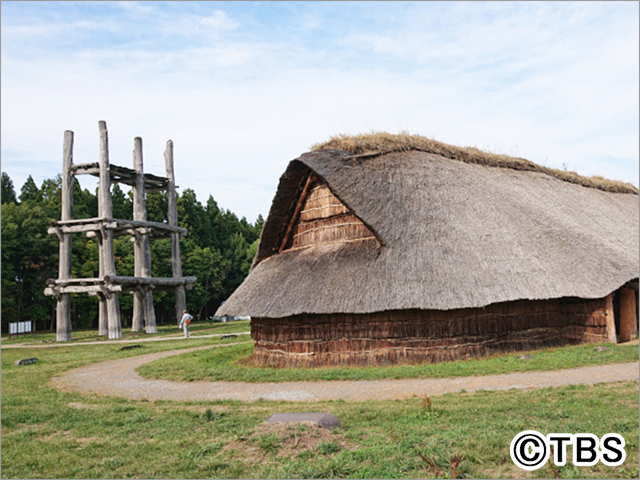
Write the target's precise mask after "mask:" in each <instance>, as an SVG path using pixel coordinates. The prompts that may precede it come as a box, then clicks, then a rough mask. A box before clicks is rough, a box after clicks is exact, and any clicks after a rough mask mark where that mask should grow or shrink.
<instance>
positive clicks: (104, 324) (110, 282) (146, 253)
mask: <svg viewBox="0 0 640 480" xmlns="http://www.w3.org/2000/svg"><path fill="white" fill-rule="evenodd" d="M98 127H99V130H100V159H99V160H100V161H99V162H97V163H85V164H79V165H74V164H73V132H72V131H69V130H67V131H66V132H64V147H63V157H62V212H61V215H60V221H51V228H49V230H48V233H50V234H55V235H57V236H58V239H59V240H60V265H59V269H58V278H57V279H49V280H47V284H48V285H49V286H48V287H47V288H46V289H45V291H44V293H45V295H54V296H55V297H56V299H57V300H58V305H57V308H56V320H57V335H56V340H57V341H58V342H66V341H69V340H71V298H70V294H72V293H87V294H89V295H94V296H97V297H98V300H99V310H98V311H99V313H98V334H99V335H109V338H122V323H121V321H120V303H119V300H118V294H119V293H120V292H126V291H128V292H131V293H133V318H132V322H131V324H132V325H131V329H132V331H134V332H138V331H142V329H143V326H144V329H145V331H146V332H147V333H156V332H157V331H158V330H157V327H156V316H155V311H154V308H153V295H152V291H153V290H154V289H156V288H157V289H173V290H175V303H176V316H180V315H182V311H183V310H184V309H185V308H186V298H185V289H186V290H190V289H191V288H193V284H194V283H195V281H196V277H183V276H182V264H181V262H180V242H179V239H180V236H185V235H186V234H187V230H186V229H184V228H180V227H178V210H177V205H176V186H175V181H174V175H173V142H172V141H171V140H169V141H168V142H167V147H166V150H165V153H164V159H165V166H166V173H167V176H166V177H158V176H156V175H151V174H148V173H144V171H143V167H142V139H141V138H139V137H137V138H135V139H134V149H133V170H132V169H129V168H125V167H117V166H115V165H111V164H110V163H109V140H108V135H107V124H106V122H104V121H100V122H98ZM75 175H93V176H96V177H98V178H99V184H98V217H96V218H82V219H74V218H73V180H74V176H75ZM112 183H124V184H126V185H130V186H131V187H132V189H133V220H123V219H116V218H113V207H112V203H111V184H112ZM149 190H166V192H167V201H168V202H167V203H168V208H169V212H168V223H158V222H149V221H147V210H146V204H145V192H146V191H149ZM82 232H84V233H85V234H86V235H87V237H93V238H95V239H96V240H97V241H98V245H99V257H100V258H99V273H98V277H97V278H71V246H72V235H73V234H74V233H82ZM120 235H131V236H132V238H131V240H132V242H134V269H135V271H134V276H133V277H125V276H119V275H117V274H116V265H115V259H114V255H113V239H114V237H116V236H120ZM166 237H170V238H171V266H172V269H173V276H172V277H168V278H154V277H151V247H150V243H149V241H150V240H151V239H154V238H166Z"/></svg>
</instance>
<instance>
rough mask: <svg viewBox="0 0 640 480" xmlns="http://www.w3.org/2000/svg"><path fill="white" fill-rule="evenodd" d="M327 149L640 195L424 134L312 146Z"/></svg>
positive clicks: (622, 185)
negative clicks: (430, 160) (415, 156)
mask: <svg viewBox="0 0 640 480" xmlns="http://www.w3.org/2000/svg"><path fill="white" fill-rule="evenodd" d="M327 149H337V150H343V151H345V152H348V153H350V154H352V156H353V157H352V158H365V157H369V156H376V155H384V154H387V153H392V152H408V151H412V150H414V151H421V152H425V153H430V154H435V155H440V156H442V157H445V158H449V159H451V160H458V161H461V162H465V163H471V164H476V165H485V166H489V167H499V168H509V169H512V170H520V171H531V172H540V173H544V174H546V175H549V176H551V177H554V178H557V179H559V180H563V181H565V182H569V183H574V184H577V185H582V186H584V187H589V188H595V189H598V190H602V191H605V192H613V193H630V194H634V195H638V189H637V188H636V187H635V186H634V185H631V184H630V183H626V182H622V181H620V180H610V179H607V178H604V177H601V176H597V175H594V176H591V177H587V176H583V175H579V174H577V173H576V172H570V171H565V170H558V169H555V168H550V167H545V166H542V165H538V164H537V163H534V162H532V161H531V160H527V159H525V158H520V157H512V156H509V155H504V154H497V153H490V152H485V151H482V150H480V149H478V148H475V147H458V146H455V145H449V144H446V143H443V142H439V141H437V140H433V139H430V138H426V137H423V136H421V135H410V134H407V133H399V134H391V133H386V132H372V133H370V134H360V135H347V134H339V135H334V136H332V137H331V138H330V139H329V140H328V141H326V142H321V143H316V144H314V145H312V146H311V151H319V150H327Z"/></svg>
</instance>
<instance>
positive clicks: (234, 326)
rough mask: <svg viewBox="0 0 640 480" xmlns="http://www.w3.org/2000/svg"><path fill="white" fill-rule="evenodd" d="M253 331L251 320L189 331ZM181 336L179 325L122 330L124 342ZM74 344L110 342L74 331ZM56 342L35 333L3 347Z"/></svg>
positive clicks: (5, 341)
mask: <svg viewBox="0 0 640 480" xmlns="http://www.w3.org/2000/svg"><path fill="white" fill-rule="evenodd" d="M249 330H251V327H250V322H249V320H239V321H235V322H228V323H221V322H213V321H196V322H193V323H192V324H191V326H190V327H189V331H190V333H191V334H192V335H209V334H212V333H238V332H248V331H249ZM171 335H173V336H180V335H182V329H181V328H178V326H177V325H158V333H154V334H147V333H144V332H132V331H131V328H123V329H122V339H123V340H133V339H136V338H155V337H166V336H171ZM71 338H72V342H101V341H105V340H109V338H108V337H106V336H98V330H95V329H91V330H74V331H73V332H72V333H71ZM55 340H56V333H55V332H34V333H31V334H27V335H17V336H12V337H11V338H9V336H8V335H3V336H2V344H3V345H15V344H32V343H33V344H38V343H53V342H55Z"/></svg>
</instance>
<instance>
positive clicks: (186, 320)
mask: <svg viewBox="0 0 640 480" xmlns="http://www.w3.org/2000/svg"><path fill="white" fill-rule="evenodd" d="M191 320H193V317H192V316H191V315H189V312H187V311H186V310H183V312H182V318H181V319H180V323H178V328H182V330H183V331H184V338H189V325H191Z"/></svg>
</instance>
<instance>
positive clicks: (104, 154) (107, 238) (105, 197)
mask: <svg viewBox="0 0 640 480" xmlns="http://www.w3.org/2000/svg"><path fill="white" fill-rule="evenodd" d="M98 129H99V130H100V162H99V164H100V181H99V182H100V183H99V185H98V194H99V198H100V203H101V205H100V207H101V210H100V213H99V216H100V217H102V218H103V219H104V218H111V217H112V216H113V206H112V204H111V193H110V187H111V181H110V174H109V138H108V134H107V123H106V122H105V121H104V120H101V121H100V122H98ZM100 233H101V234H102V243H101V246H100V251H101V253H102V255H101V257H102V264H103V268H104V275H105V276H106V275H115V274H116V264H115V259H114V256H113V230H110V229H107V228H105V227H104V225H101V228H100ZM105 297H106V299H107V318H108V320H107V325H108V329H109V338H110V339H116V338H122V324H121V321H120V302H119V301H118V294H117V293H116V292H106V293H105Z"/></svg>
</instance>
